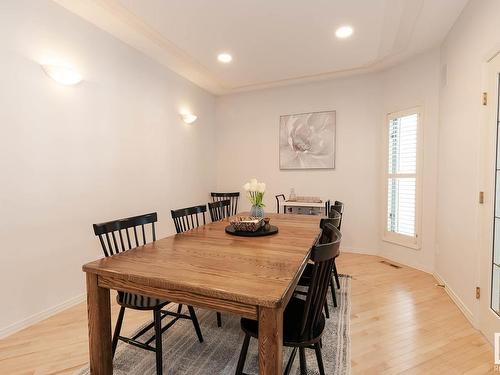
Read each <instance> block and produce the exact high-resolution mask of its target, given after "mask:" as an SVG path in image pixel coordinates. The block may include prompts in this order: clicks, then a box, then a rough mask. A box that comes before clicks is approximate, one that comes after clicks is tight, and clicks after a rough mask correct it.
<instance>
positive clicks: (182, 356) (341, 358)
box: [77, 275, 351, 375]
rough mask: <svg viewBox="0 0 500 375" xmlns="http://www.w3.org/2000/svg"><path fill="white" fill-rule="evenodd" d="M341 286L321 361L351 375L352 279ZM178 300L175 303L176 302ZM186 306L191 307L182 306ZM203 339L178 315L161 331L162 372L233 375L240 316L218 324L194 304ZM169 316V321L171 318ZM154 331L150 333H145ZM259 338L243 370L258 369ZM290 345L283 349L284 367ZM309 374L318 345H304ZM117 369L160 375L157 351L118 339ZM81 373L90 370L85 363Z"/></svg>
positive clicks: (338, 373) (120, 372) (330, 371)
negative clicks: (85, 366)
mask: <svg viewBox="0 0 500 375" xmlns="http://www.w3.org/2000/svg"><path fill="white" fill-rule="evenodd" d="M340 287H341V288H340V290H337V301H338V306H339V307H337V308H334V307H333V302H332V300H331V295H330V291H329V293H328V295H329V299H328V304H329V307H330V319H327V325H326V329H325V332H324V333H323V348H322V353H323V362H324V365H325V372H326V374H329V375H330V374H331V375H333V374H335V375H349V374H350V372H351V358H350V353H351V342H350V334H349V325H350V314H351V293H350V292H351V278H350V276H343V275H341V277H340ZM176 306H177V305H174V307H176ZM184 309H186V310H187V308H184ZM196 314H197V316H198V320H199V322H200V327H201V330H202V333H203V338H204V342H203V343H200V342H198V339H197V338H196V333H195V331H194V328H193V325H192V323H191V321H189V320H183V319H181V320H179V321H178V322H177V323H176V324H175V325H174V326H173V327H171V328H170V329H169V330H168V331H166V332H165V333H164V334H163V373H164V374H165V375H166V374H168V375H174V374H175V375H181V374H182V375H184V374H189V375H206V374H209V375H219V374H220V375H233V374H234V372H235V369H236V364H237V363H238V356H239V354H240V349H241V345H242V343H243V337H244V334H243V331H242V330H241V329H240V318H239V317H237V316H232V315H228V314H222V328H218V327H217V321H216V317H215V312H213V311H207V310H203V309H196ZM167 319H168V318H166V319H165V320H167ZM149 335H151V336H152V330H151V332H148V334H147V335H146V336H144V338H146V337H150V336H149ZM257 346H258V343H257V340H254V339H251V340H250V348H249V350H248V356H247V360H246V362H245V370H244V371H245V372H246V373H248V374H258V372H259V371H258V356H257ZM289 353H290V349H289V348H284V353H283V361H284V365H283V367H285V364H286V361H287V360H288V358H289ZM306 359H307V368H308V374H315V375H316V374H319V372H318V366H317V362H316V356H315V354H314V350H312V349H306ZM113 368H114V371H113V373H114V374H118V375H125V374H133V375H149V374H151V375H153V374H156V362H155V353H154V352H149V351H146V350H143V349H139V348H136V347H134V346H132V345H128V344H125V343H123V342H120V343H119V344H118V348H117V351H116V354H115V358H114V361H113ZM77 374H78V375H87V374H89V369H88V367H87V368H84V369H81V370H80V371H78V372H77ZM292 374H294V375H299V374H300V371H299V356H298V354H297V356H296V358H295V362H294V368H293V370H292Z"/></svg>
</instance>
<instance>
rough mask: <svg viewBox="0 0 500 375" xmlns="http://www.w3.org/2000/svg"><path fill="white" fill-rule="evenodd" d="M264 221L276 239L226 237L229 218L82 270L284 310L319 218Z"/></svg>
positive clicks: (275, 216) (278, 216)
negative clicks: (273, 229)
mask: <svg viewBox="0 0 500 375" xmlns="http://www.w3.org/2000/svg"><path fill="white" fill-rule="evenodd" d="M240 215H245V213H242V214H238V216H240ZM266 216H268V217H270V219H271V224H272V225H275V226H277V227H278V228H279V232H278V233H277V234H275V235H270V236H262V237H239V236H234V235H230V234H227V233H226V232H225V227H226V226H227V225H229V221H230V218H227V219H224V220H221V221H217V222H212V223H209V224H206V225H203V226H200V227H198V228H195V229H192V230H189V231H187V232H184V233H179V234H174V235H171V236H168V237H166V238H162V239H159V240H156V241H154V242H152V243H148V244H146V245H144V246H139V247H137V248H134V249H131V250H128V251H125V252H122V253H119V254H117V255H114V256H112V257H107V258H102V259H99V260H96V261H93V262H90V263H87V264H85V265H84V266H83V271H85V272H87V273H93V274H97V275H98V276H99V277H103V278H106V277H108V278H112V279H113V280H114V282H115V283H116V281H117V280H118V281H120V280H122V281H123V282H124V285H125V284H126V285H127V288H129V286H130V285H134V284H137V285H147V286H148V287H150V288H152V289H153V290H154V288H156V289H168V290H175V291H179V292H189V293H196V294H197V295H200V296H207V297H211V298H214V297H215V298H219V299H224V300H228V301H235V302H238V303H242V304H245V305H254V306H263V307H271V308H280V307H284V306H283V305H286V303H287V302H288V300H287V298H286V296H287V295H290V292H291V291H290V288H294V287H295V285H296V282H297V281H298V280H297V279H298V278H299V277H300V274H301V273H302V270H303V268H304V267H305V265H306V264H307V262H308V259H309V253H310V248H311V246H312V244H313V242H314V240H315V239H316V237H317V236H318V234H319V231H320V230H319V221H320V218H319V217H318V216H309V215H291V214H268V215H266ZM139 290H140V289H139Z"/></svg>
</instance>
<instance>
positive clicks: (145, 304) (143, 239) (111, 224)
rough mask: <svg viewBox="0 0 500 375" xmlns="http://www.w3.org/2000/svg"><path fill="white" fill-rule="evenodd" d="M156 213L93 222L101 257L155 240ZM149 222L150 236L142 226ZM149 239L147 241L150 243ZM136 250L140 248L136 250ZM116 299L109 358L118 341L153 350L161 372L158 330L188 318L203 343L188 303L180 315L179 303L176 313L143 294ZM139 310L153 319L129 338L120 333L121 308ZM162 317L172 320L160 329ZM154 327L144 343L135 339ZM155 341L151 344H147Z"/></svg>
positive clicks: (157, 367) (123, 314)
mask: <svg viewBox="0 0 500 375" xmlns="http://www.w3.org/2000/svg"><path fill="white" fill-rule="evenodd" d="M157 218H158V216H157V214H156V212H153V213H150V214H145V215H140V216H133V217H129V218H125V219H119V220H113V221H108V222H106V223H101V224H94V225H93V227H94V233H95V235H96V236H97V237H99V241H100V243H101V247H102V250H103V252H104V256H105V257H111V256H114V255H116V254H119V253H122V252H124V251H128V250H130V249H132V248H139V246H143V245H145V244H146V243H148V237H150V240H151V241H153V242H154V241H156V231H155V223H156V222H157ZM149 224H150V225H151V236H148V235H147V234H146V233H147V232H148V231H147V230H146V228H145V227H147V225H149ZM151 241H149V242H151ZM138 251H140V248H139V249H138ZM116 302H117V303H118V305H120V312H119V313H118V319H117V321H116V325H115V331H114V333H113V339H112V353H113V357H114V355H115V352H116V347H117V345H118V340H121V341H124V342H126V343H128V344H131V345H133V346H137V347H139V348H142V349H145V350H149V351H153V352H155V353H156V373H157V374H162V368H163V361H162V341H161V336H162V333H163V332H165V331H166V330H167V329H169V328H170V327H171V326H172V325H173V324H174V323H175V322H177V320H179V319H189V320H191V321H192V322H193V325H194V329H195V331H196V335H197V336H198V340H199V341H200V342H203V335H202V333H201V330H200V326H199V324H198V319H197V317H196V313H195V311H194V309H193V308H192V307H191V306H188V310H189V315H184V314H181V311H182V305H179V306H178V308H177V313H175V312H171V311H168V310H163V308H164V307H166V306H167V305H168V304H170V303H171V302H170V301H164V300H161V299H158V298H154V297H148V296H143V295H139V294H134V293H127V292H120V291H119V292H118V295H117V297H116ZM126 309H132V310H142V311H153V322H152V323H150V324H148V325H147V326H145V327H144V328H142V329H141V330H140V331H139V332H137V333H136V334H135V335H134V336H133V337H124V336H120V331H121V328H122V323H123V318H124V316H125V310H126ZM166 316H171V317H173V319H172V320H171V321H170V322H168V323H167V324H166V325H165V327H163V328H162V326H161V323H162V319H163V318H165V317H166ZM153 327H154V335H153V336H152V337H150V338H149V339H147V340H146V341H144V342H141V341H138V339H139V338H141V336H143V335H144V334H145V333H146V332H148V331H149V330H150V329H151V328H153ZM153 341H154V342H155V346H152V345H150V344H151V343H152V342H153Z"/></svg>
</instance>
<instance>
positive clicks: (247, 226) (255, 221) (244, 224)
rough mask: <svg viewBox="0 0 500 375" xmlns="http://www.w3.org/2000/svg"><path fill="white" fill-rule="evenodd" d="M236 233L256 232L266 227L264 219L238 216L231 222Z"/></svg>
mask: <svg viewBox="0 0 500 375" xmlns="http://www.w3.org/2000/svg"><path fill="white" fill-rule="evenodd" d="M230 223H231V227H233V229H234V230H235V231H236V232H255V231H257V230H259V229H260V228H261V227H262V226H264V218H262V217H254V216H238V217H236V218H235V219H234V220H231V221H230Z"/></svg>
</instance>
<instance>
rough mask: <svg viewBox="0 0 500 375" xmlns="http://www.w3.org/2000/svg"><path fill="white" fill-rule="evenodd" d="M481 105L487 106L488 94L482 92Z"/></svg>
mask: <svg viewBox="0 0 500 375" xmlns="http://www.w3.org/2000/svg"><path fill="white" fill-rule="evenodd" d="M483 105H488V93H487V92H483Z"/></svg>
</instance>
